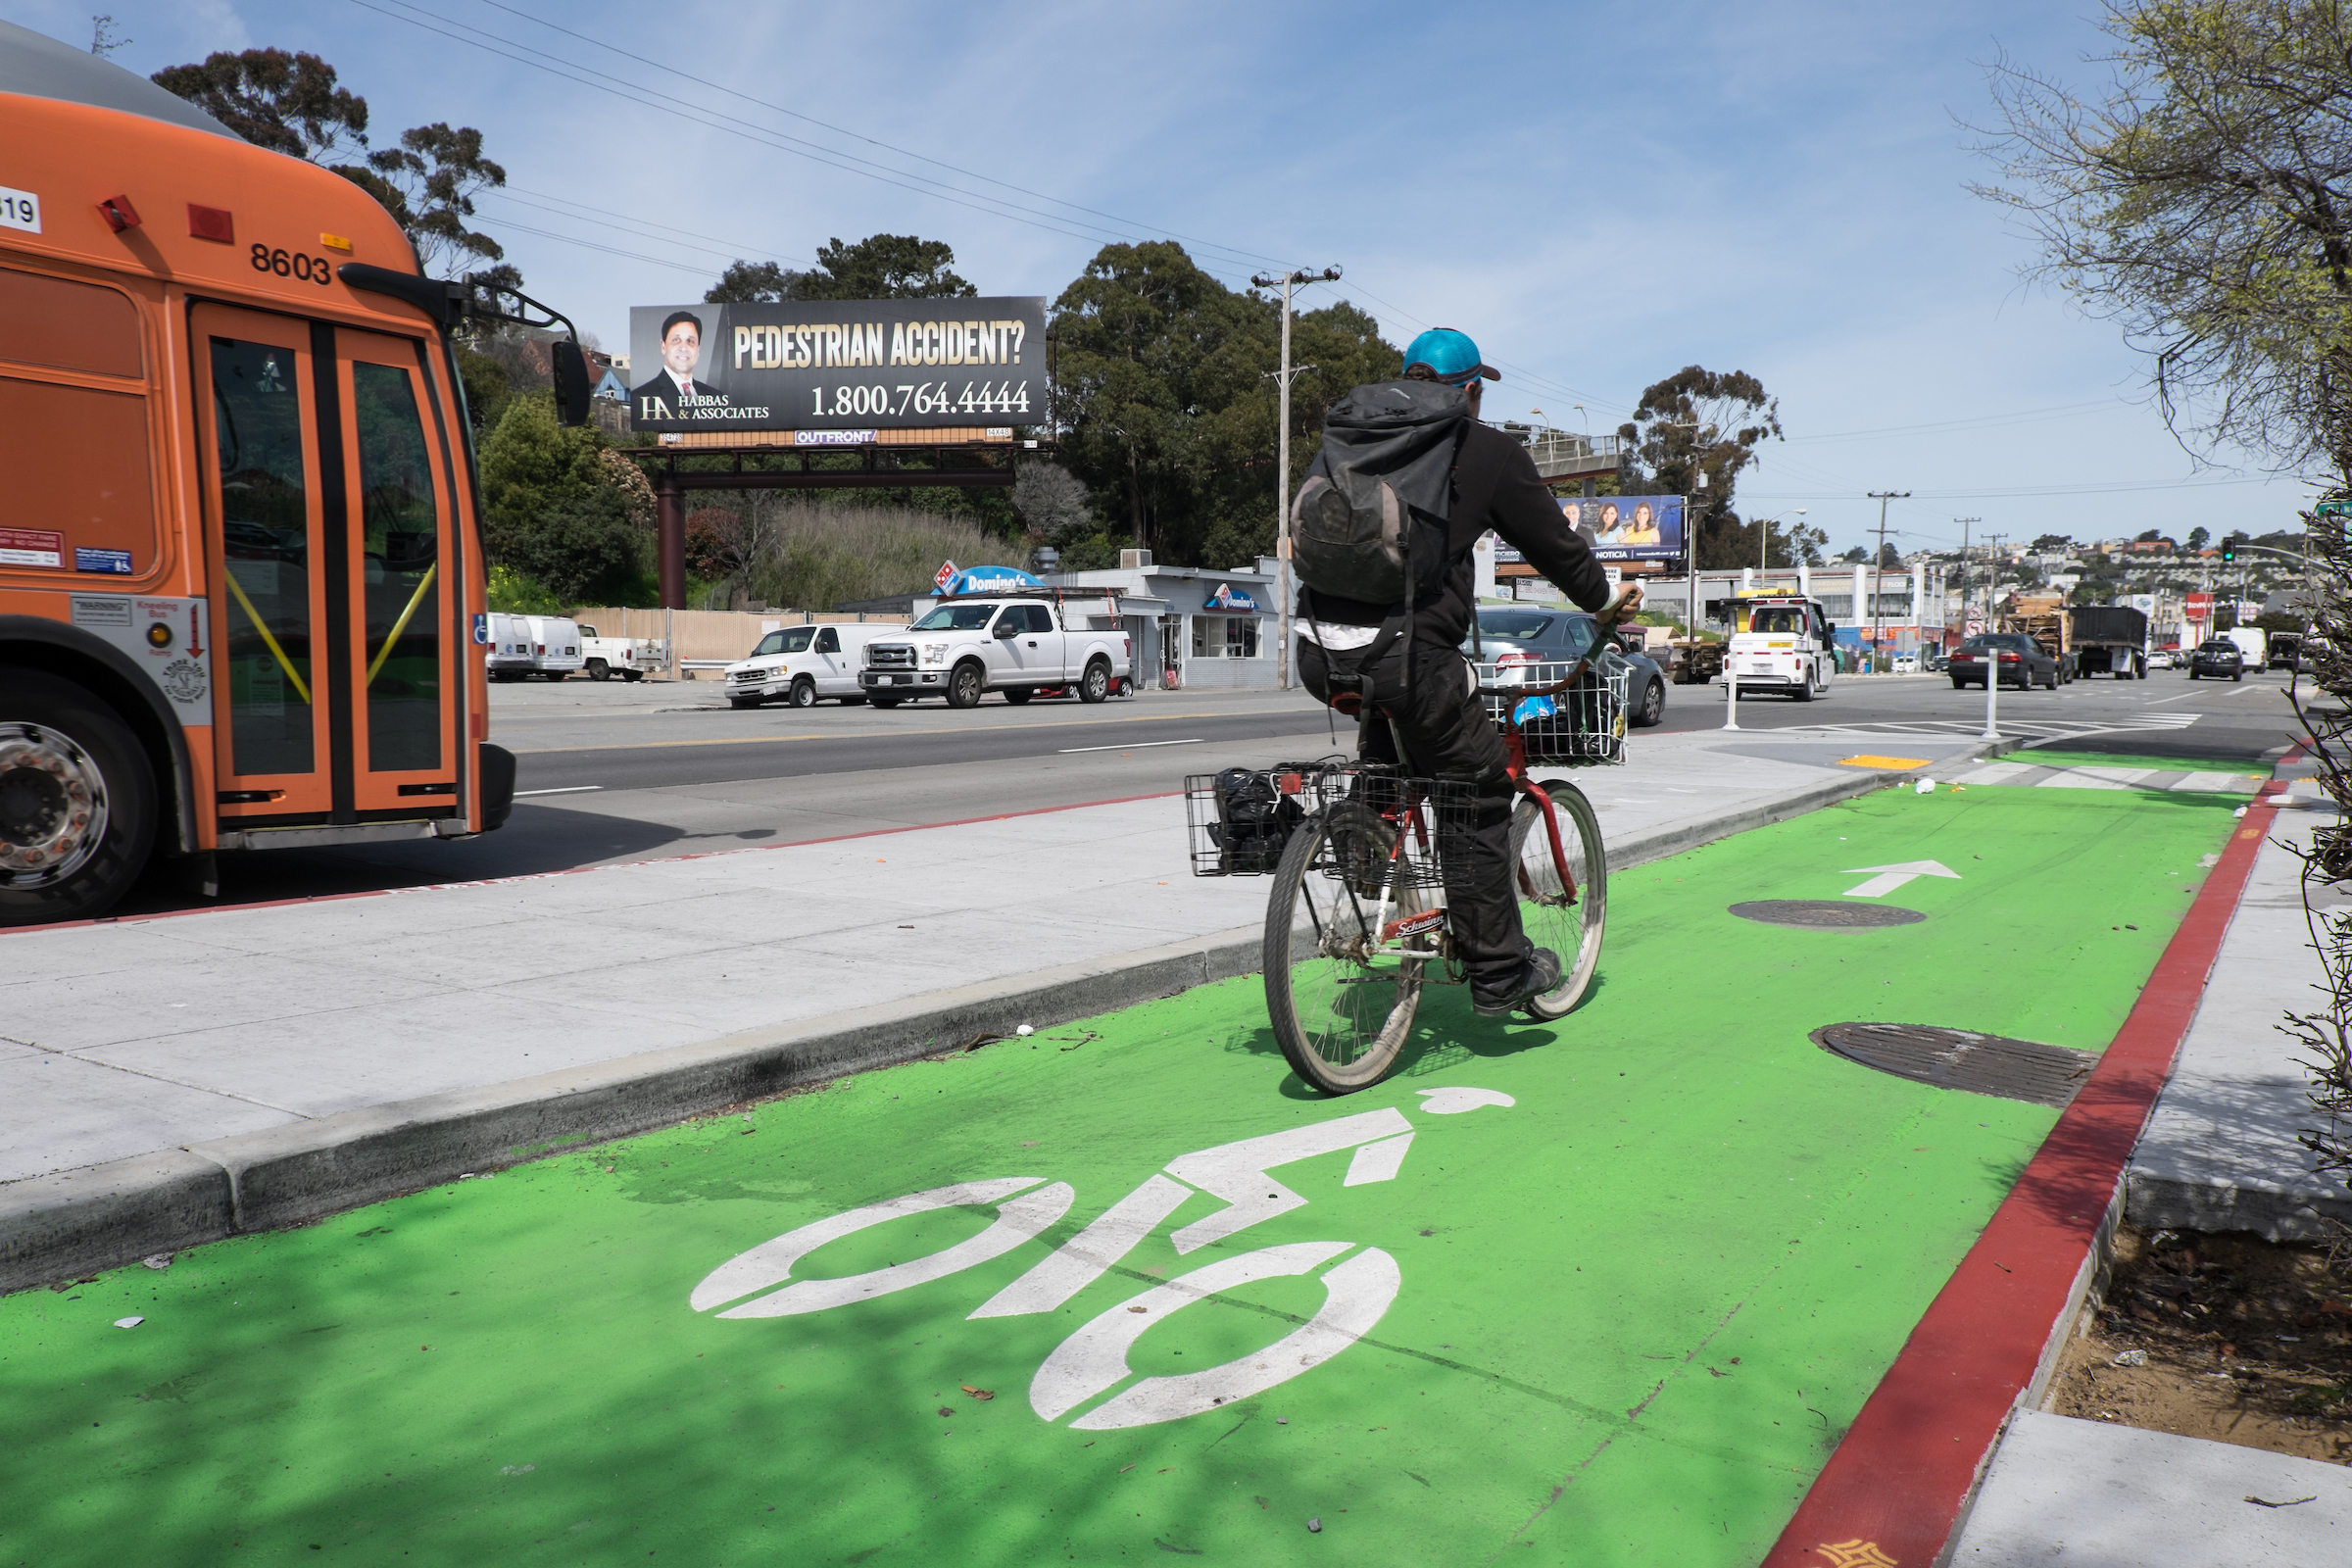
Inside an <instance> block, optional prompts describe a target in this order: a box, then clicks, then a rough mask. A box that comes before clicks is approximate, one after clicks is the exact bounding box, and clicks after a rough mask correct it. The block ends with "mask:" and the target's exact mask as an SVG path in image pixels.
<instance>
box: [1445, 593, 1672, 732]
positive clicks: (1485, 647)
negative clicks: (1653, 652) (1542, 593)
mask: <svg viewBox="0 0 2352 1568" xmlns="http://www.w3.org/2000/svg"><path fill="white" fill-rule="evenodd" d="M1596 635H1597V626H1596V624H1595V622H1594V621H1593V617H1592V616H1591V615H1588V614H1586V613H1584V612H1583V611H1581V610H1568V609H1565V608H1562V609H1559V610H1552V609H1548V608H1538V607H1536V606H1532V605H1531V606H1527V607H1524V608H1507V607H1504V606H1501V605H1486V606H1482V607H1480V609H1479V612H1478V635H1477V638H1476V641H1475V645H1474V643H1473V640H1472V639H1471V638H1468V637H1465V638H1463V639H1462V657H1463V658H1465V659H1472V660H1476V661H1478V662H1483V663H1489V664H1505V665H1507V664H1555V663H1572V662H1575V661H1577V660H1579V659H1582V658H1584V657H1585V652H1586V650H1588V649H1590V648H1591V647H1592V646H1593V638H1594V637H1595V636H1596ZM1618 647H1619V649H1620V650H1621V651H1622V652H1623V653H1624V654H1625V662H1627V663H1628V664H1630V665H1632V666H1633V668H1632V670H1631V671H1630V672H1629V673H1628V676H1627V685H1626V692H1625V706H1626V716H1627V720H1628V722H1630V723H1633V724H1636V725H1639V726H1641V727H1642V728H1648V727H1649V726H1650V725H1653V724H1658V723H1661V722H1663V721H1664V720H1665V717H1666V672H1665V671H1664V670H1662V669H1660V668H1659V667H1658V664H1657V661H1655V660H1653V659H1651V658H1650V657H1649V656H1648V655H1647V654H1645V653H1642V652H1641V651H1640V650H1639V647H1638V646H1629V645H1628V644H1627V643H1626V642H1625V641H1624V640H1623V639H1620V641H1619V643H1618Z"/></svg>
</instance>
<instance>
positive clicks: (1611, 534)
mask: <svg viewBox="0 0 2352 1568" xmlns="http://www.w3.org/2000/svg"><path fill="white" fill-rule="evenodd" d="M1560 515H1562V516H1564V517H1566V518H1567V519H1568V526H1569V527H1571V528H1573V529H1575V530H1576V531H1577V532H1578V533H1580V534H1582V535H1584V539H1585V543H1587V544H1589V545H1591V546H1592V547H1593V554H1594V555H1596V556H1598V557H1599V558H1600V559H1601V560H1603V561H1680V560H1681V559H1682V556H1683V498H1682V497H1681V496H1602V497H1601V498H1600V499H1598V500H1597V501H1595V500H1591V499H1588V498H1585V497H1581V496H1579V497H1572V498H1570V499H1568V500H1565V501H1562V502H1561V503H1560Z"/></svg>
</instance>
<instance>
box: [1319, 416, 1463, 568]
mask: <svg viewBox="0 0 2352 1568" xmlns="http://www.w3.org/2000/svg"><path fill="white" fill-rule="evenodd" d="M1469 426H1470V399H1469V396H1468V394H1466V393H1464V392H1463V391H1462V389H1461V388H1460V387H1455V386H1446V385H1445V384H1444V383H1443V382H1438V381H1374V382H1372V383H1371V384H1370V385H1368V386H1359V387H1357V388H1356V389H1355V390H1354V391H1352V392H1350V393H1348V395H1347V396H1346V397H1345V398H1343V399H1341V400H1340V401H1339V402H1337V403H1335V404H1333V405H1332V406H1331V412H1330V413H1329V414H1328V415H1327V416H1326V417H1324V421H1323V450H1322V451H1321V452H1319V453H1318V454H1316V456H1315V461H1314V463H1313V464H1312V465H1311V466H1309V467H1308V468H1307V470H1306V482H1305V483H1304V484H1302V485H1301V486H1299V497H1298V500H1297V501H1296V503H1294V505H1293V507H1292V512H1291V564H1292V565H1293V567H1295V568H1296V569H1297V571H1298V573H1299V580H1300V581H1301V582H1303V583H1305V584H1306V586H1308V587H1309V588H1312V589H1314V590H1315V591H1316V592H1318V593H1326V594H1332V595H1335V596H1337V597H1339V598H1342V599H1353V600H1358V601H1361V602H1363V603H1365V604H1373V605H1392V606H1395V607H1396V608H1397V609H1399V610H1409V609H1410V608H1411V605H1412V603H1413V602H1414V601H1415V600H1417V599H1419V598H1421V597H1424V593H1423V590H1426V589H1427V588H1429V587H1431V586H1433V585H1434V584H1435V583H1436V582H1437V581H1438V580H1439V578H1440V576H1441V575H1442V573H1443V572H1444V570H1445V564H1446V559H1445V558H1446V522H1447V520H1448V517H1449V515H1450V513H1451V510H1452V502H1453V484H1452V478H1453V460H1454V454H1455V452H1456V451H1458V450H1459V448H1460V446H1461V442H1462V436H1463V435H1464V433H1466V432H1467V431H1468V429H1469ZM1432 530H1434V532H1433V531H1432ZM1416 534H1419V535H1420V536H1421V537H1420V542H1419V546H1418V548H1416V545H1415V537H1414V536H1415V535H1416ZM1414 579H1418V582H1415V580H1414Z"/></svg>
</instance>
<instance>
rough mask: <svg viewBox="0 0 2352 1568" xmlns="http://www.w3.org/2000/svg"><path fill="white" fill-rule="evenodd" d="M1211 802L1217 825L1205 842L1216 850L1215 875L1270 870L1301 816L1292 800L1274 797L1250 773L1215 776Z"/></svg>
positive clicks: (1262, 777)
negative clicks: (1208, 841)
mask: <svg viewBox="0 0 2352 1568" xmlns="http://www.w3.org/2000/svg"><path fill="white" fill-rule="evenodd" d="M1216 797H1217V820H1216V824H1215V825H1214V826H1213V827H1211V828H1210V829H1209V837H1210V839H1211V840H1213V841H1214V842H1215V844H1216V846H1217V850H1218V860H1219V864H1218V866H1217V870H1218V873H1219V874H1220V875H1225V876H1231V875H1234V874H1235V873H1237V872H1239V873H1249V872H1266V871H1271V870H1273V869H1274V867H1275V866H1276V865H1277V864H1278V863H1280V861H1281V859H1282V851H1283V846H1284V845H1286V844H1288V843H1289V842H1290V837H1291V830H1292V829H1293V828H1295V827H1297V826H1298V825H1299V822H1300V821H1302V820H1304V818H1305V816H1306V812H1305V811H1304V810H1303V809H1300V807H1299V802H1298V798H1297V797H1295V796H1289V795H1284V794H1281V793H1279V792H1278V791H1277V790H1276V789H1275V788H1274V782H1273V780H1272V779H1271V778H1270V777H1268V776H1267V774H1266V773H1264V772H1262V771H1260V770H1259V769H1257V768H1251V767H1229V768H1227V769H1225V770H1224V771H1223V772H1222V773H1219V774H1218V775H1217V782H1216Z"/></svg>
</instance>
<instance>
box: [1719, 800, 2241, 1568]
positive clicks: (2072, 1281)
mask: <svg viewBox="0 0 2352 1568" xmlns="http://www.w3.org/2000/svg"><path fill="white" fill-rule="evenodd" d="M2277 788H2278V786H2277V785H2276V784H2271V785H2266V786H2264V794H2265V795H2266V796H2267V795H2269V794H2271V793H2272V792H2274V791H2276V790H2277ZM2276 814H2277V813H2276V811H2275V809H2273V808H2271V807H2269V806H2264V805H2260V804H2256V805H2253V806H2250V807H2248V808H2247V810H2246V814H2245V815H2244V816H2243V817H2241V818H2238V819H2236V820H2235V821H2233V822H2232V823H2231V824H2230V830H2229V844H2228V846H2227V847H2226V848H2225V849H2224V850H2223V852H2222V858H2221V860H2220V861H2219V863H2217V864H2216V865H2215V866H2214V868H2213V871H2212V873H2211V874H2210V875H2209V876H2207V877H2206V879H2205V885H2204V886H2203V887H2202V888H2200V889H2198V891H2197V897H2196V900H2195V902H2194V903H2193V904H2191V905H2190V906H2189V910H2188V914H2187V917H2186V918H2184V919H2183V920H2182V921H2181V922H2180V929H2179V930H2178V931H2176V932H2174V933H2173V940H2172V941H2171V942H2170V943H2168V944H2167V945H2166V947H2165V950H2164V956H2163V957H2161V958H2160V959H2158V960H2157V963H2156V971H2155V973H2154V974H2153V975H2151V976H2150V977H2149V980H2148V984H2147V987H2146V989H2144V990H2143V991H2141V993H2140V995H2139V1001H2138V1002H2137V1003H2136V1004H2135V1005H2133V1006H2132V1008H2131V1015H2130V1016H2129V1017H2127V1018H2126V1019H2125V1020H2124V1026H2123V1028H2122V1029H2120V1030H2118V1031H2117V1033H2116V1036H2115V1040H2114V1042H2113V1043H2112V1044H2110V1045H2109V1046H2108V1048H2107V1053H2106V1054H2105V1055H2103V1056H2101V1057H2100V1058H2099V1064H2098V1065H2097V1066H2096V1067H2094V1068H2093V1069H2092V1070H2091V1074H2090V1077H2089V1078H2088V1079H2086V1080H2085V1081H2084V1082H2083V1085H2082V1092H2081V1093H2080V1094H2078V1095H2076V1097H2075V1101H2074V1103H2073V1104H2072V1105H2070V1106H2068V1107H2067V1109H2066V1111H2065V1112H2064V1114H2062V1115H2061V1116H2060V1117H2059V1118H2058V1123H2057V1125H2056V1126H2054V1127H2052V1128H2051V1129H2050V1135H2049V1137H2048V1138H2046V1139H2044V1140H2043V1141H2042V1146H2041V1148H2040V1150H2039V1151H2038V1152H2036V1153H2035V1154H2034V1158H2033V1161H2032V1162H2031V1163H2030V1164H2028V1165H2027V1166H2026V1169H2025V1173H2024V1174H2023V1175H2022V1176H2020V1177H2019V1178H2018V1182H2017V1185H2016V1186H2015V1187H2014V1188H2012V1189H2011V1190H2010V1193H2009V1196H2008V1198H2007V1199H2006V1200H2004V1201H2002V1203H2001V1206H2000V1207H1999V1208H1998V1209H1997V1210H1995V1211H1994V1213H1993V1216H1992V1222H1991V1223H1990V1224H1989V1225H1987V1226H1985V1233H1984V1234H1983V1235H1982V1236H1980V1237H1978V1238H1977V1244H1976V1246H1974V1247H1972V1248H1970V1249H1969V1251H1968V1255H1967V1256H1966V1257H1964V1258H1962V1259H1961V1260H1960V1266H1959V1267H1958V1268H1957V1269H1955V1270H1953V1272H1952V1277H1951V1279H1950V1280H1949V1281H1948V1282H1947V1283H1946V1284H1945V1285H1944V1287H1943V1289H1942V1291H1941V1292H1939V1293H1938V1294H1937V1295H1936V1299H1935V1301H1934V1303H1933V1304H1931V1305H1930V1306H1929V1307H1928V1310H1927V1314H1926V1315H1925V1316H1924V1317H1922V1318H1921V1319H1920V1321H1919V1327H1918V1328H1916V1329H1914V1330H1913V1331H1912V1333H1911V1338H1910V1339H1909V1341H1907V1342H1906V1343H1905V1344H1904V1346H1903V1348H1902V1353H1901V1354H1899V1355H1898V1356H1896V1357H1895V1360H1894V1364H1893V1365H1892V1366H1891V1367H1889V1368H1887V1375H1886V1377H1885V1378H1883V1379H1881V1380H1880V1382H1879V1386H1878V1389H1877V1390H1876V1391H1875V1392H1874V1393H1873V1394H1872V1395H1871V1397H1870V1398H1869V1400H1868V1402H1866V1403H1865V1404H1864V1405H1863V1406H1862V1409H1861V1412H1860V1413H1859V1414H1858V1415H1856V1416H1855V1417H1854V1424H1853V1426H1852V1428H1851V1429H1850V1430H1849V1431H1848V1432H1847V1433H1846V1435H1845V1438H1844V1440H1843V1441H1842V1442H1840V1443H1839V1444H1838V1451H1837V1452H1835V1453H1833V1454H1831V1455H1830V1462H1829V1464H1828V1465H1827V1466H1826V1467H1824V1468H1823V1470H1822V1472H1821V1475H1820V1476H1819V1477H1818V1478H1817V1479H1816V1480H1815V1481H1814V1483H1813V1487H1812V1490H1811V1491H1809V1492H1807V1493H1806V1494H1805V1499H1804V1501H1803V1502H1801V1503H1799V1504H1798V1505H1797V1509H1796V1513H1795V1515H1794V1517H1792V1518H1791V1519H1790V1520H1789V1526H1788V1528H1787V1529H1786V1530H1784V1531H1782V1532H1781V1538H1780V1540H1779V1541H1778V1542H1777V1543H1775V1544H1774V1545H1773V1548H1772V1550H1771V1552H1770V1553H1769V1554H1768V1555H1767V1556H1766V1557H1765V1558H1764V1568H1825V1565H1826V1564H1828V1563H1832V1562H1839V1563H1845V1562H1851V1563H1879V1562H1885V1563H1889V1564H1901V1565H1902V1568H1928V1565H1929V1564H1931V1563H1934V1562H1936V1560H1937V1557H1938V1554H1939V1553H1940V1552H1941V1551H1942V1550H1943V1547H1944V1543H1945V1541H1946V1540H1947V1539H1948V1538H1949V1537H1950V1535H1951V1533H1952V1529H1953V1526H1954V1525H1955V1524H1956V1523H1957V1521H1958V1519H1959V1516H1960V1509H1961V1507H1962V1505H1963V1504H1964V1503H1966V1501H1967V1500H1968V1495H1969V1493H1970V1491H1971V1489H1972V1488H1974V1487H1975V1485H1976V1481H1977V1476H1978V1473H1979V1471H1980V1470H1981V1469H1982V1467H1983V1466H1984V1464H1985V1462H1986V1461H1987V1460H1988V1459H1989V1458H1990V1457H1991V1453H1992V1446H1993V1444H1994V1443H1995V1442H1996V1441H1997V1440H1998V1439H1999V1437H2000V1433H2001V1427H2002V1424H2003V1423H2004V1422H2005V1421H2007V1420H2008V1418H2009V1412H2010V1410H2011V1409H2012V1408H2013V1407H2014V1406H2015V1405H2016V1403H2017V1398H2018V1396H2019V1395H2020V1394H2022V1393H2024V1392H2025V1389H2026V1386H2027V1385H2028V1384H2029V1383H2031V1382H2032V1381H2033V1378H2034V1369H2035V1367H2036V1365H2037V1364H2038V1363H2039V1361H2040V1358H2041V1352H2042V1349H2043V1348H2044V1347H2045V1346H2046V1345H2047V1344H2048V1343H2049V1337H2050V1333H2051V1329H2052V1326H2053V1325H2054V1324H2056V1323H2057V1322H2058V1321H2059V1319H2060V1318H2061V1317H2062V1316H2063V1315H2064V1314H2065V1313H2067V1312H2068V1311H2069V1310H2070V1309H2072V1308H2073V1306H2074V1305H2075V1296H2074V1293H2075V1287H2076V1282H2077V1280H2078V1278H2079V1277H2080V1274H2081V1270H2082V1262H2083V1260H2084V1258H2085V1257H2087V1256H2088V1255H2089V1252H2090V1249H2091V1246H2092V1244H2093V1242H2094V1241H2095V1239H2096V1236H2097V1232H2098V1228H2099V1224H2100V1222H2101V1220H2102V1218H2103V1217H2104V1216H2105V1214H2106V1212H2107V1207H2108V1204H2109V1202H2110V1201H2112V1200H2113V1198H2114V1196H2115V1191H2116V1184H2117V1183H2118V1182H2119V1181H2121V1180H2122V1177H2123V1173H2124V1164H2125V1161H2127V1160H2128V1159H2130V1158H2131V1150H2132V1147H2133V1146H2134V1145H2135V1144H2137V1143H2138V1141H2139V1135H2140V1130H2141V1129H2142V1128H2143V1127H2144V1126H2145V1125H2146V1124H2147V1119H2148V1113H2149V1112H2150V1111H2151V1110H2152V1109H2154V1107H2155V1104H2156V1096H2157V1093H2158V1092H2159V1091H2160V1090H2162V1089H2163V1088H2164V1084H2165V1080H2166V1079H2167V1078H2169V1077H2171V1076H2172V1070H2173V1060H2174V1058H2175V1056H2176V1055H2177V1054H2179V1052H2180V1042H2181V1040H2182V1038H2183V1037H2184V1036H2186V1034H2187V1033H2188V1026H2189V1021H2190V1020H2191V1019H2192V1018H2194V1017H2195V1016H2196V1012H2197V1004H2198V1002H2199V1001H2200V1000H2201V999H2202V998H2203V996H2204V992H2205V981H2206V978H2207V976H2209V975H2210V974H2211V973H2212V972H2213V965H2214V960H2215V959H2216V958H2217V957H2218V956H2220V953H2221V948H2222V938H2223V936H2224V934H2226V933H2227V932H2228V931H2229V919H2230V916H2231V915H2232V914H2234V913H2235V912H2236V910H2237V903H2238V899H2239V897H2240V896H2241V895H2242V894H2243V893H2244V892H2245V887H2246V879H2247V877H2248V876H2249V875H2250V874H2251V873H2252V871H2253V869H2254V856H2255V852H2256V851H2258V850H2259V849H2261V847H2262V839H2263V835H2264V833H2265V832H2266V831H2267V830H2268V829H2269V827H2270V824H2271V818H2272V817H2273V816H2274V815H2276ZM1862 1544H1869V1545H1873V1546H1875V1547H1876V1548H1877V1550H1878V1551H1879V1553H1880V1555H1879V1556H1877V1557H1872V1556H1868V1555H1865V1554H1862V1552H1861V1545H1862ZM1840 1548H1842V1550H1841V1549H1840Z"/></svg>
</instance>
